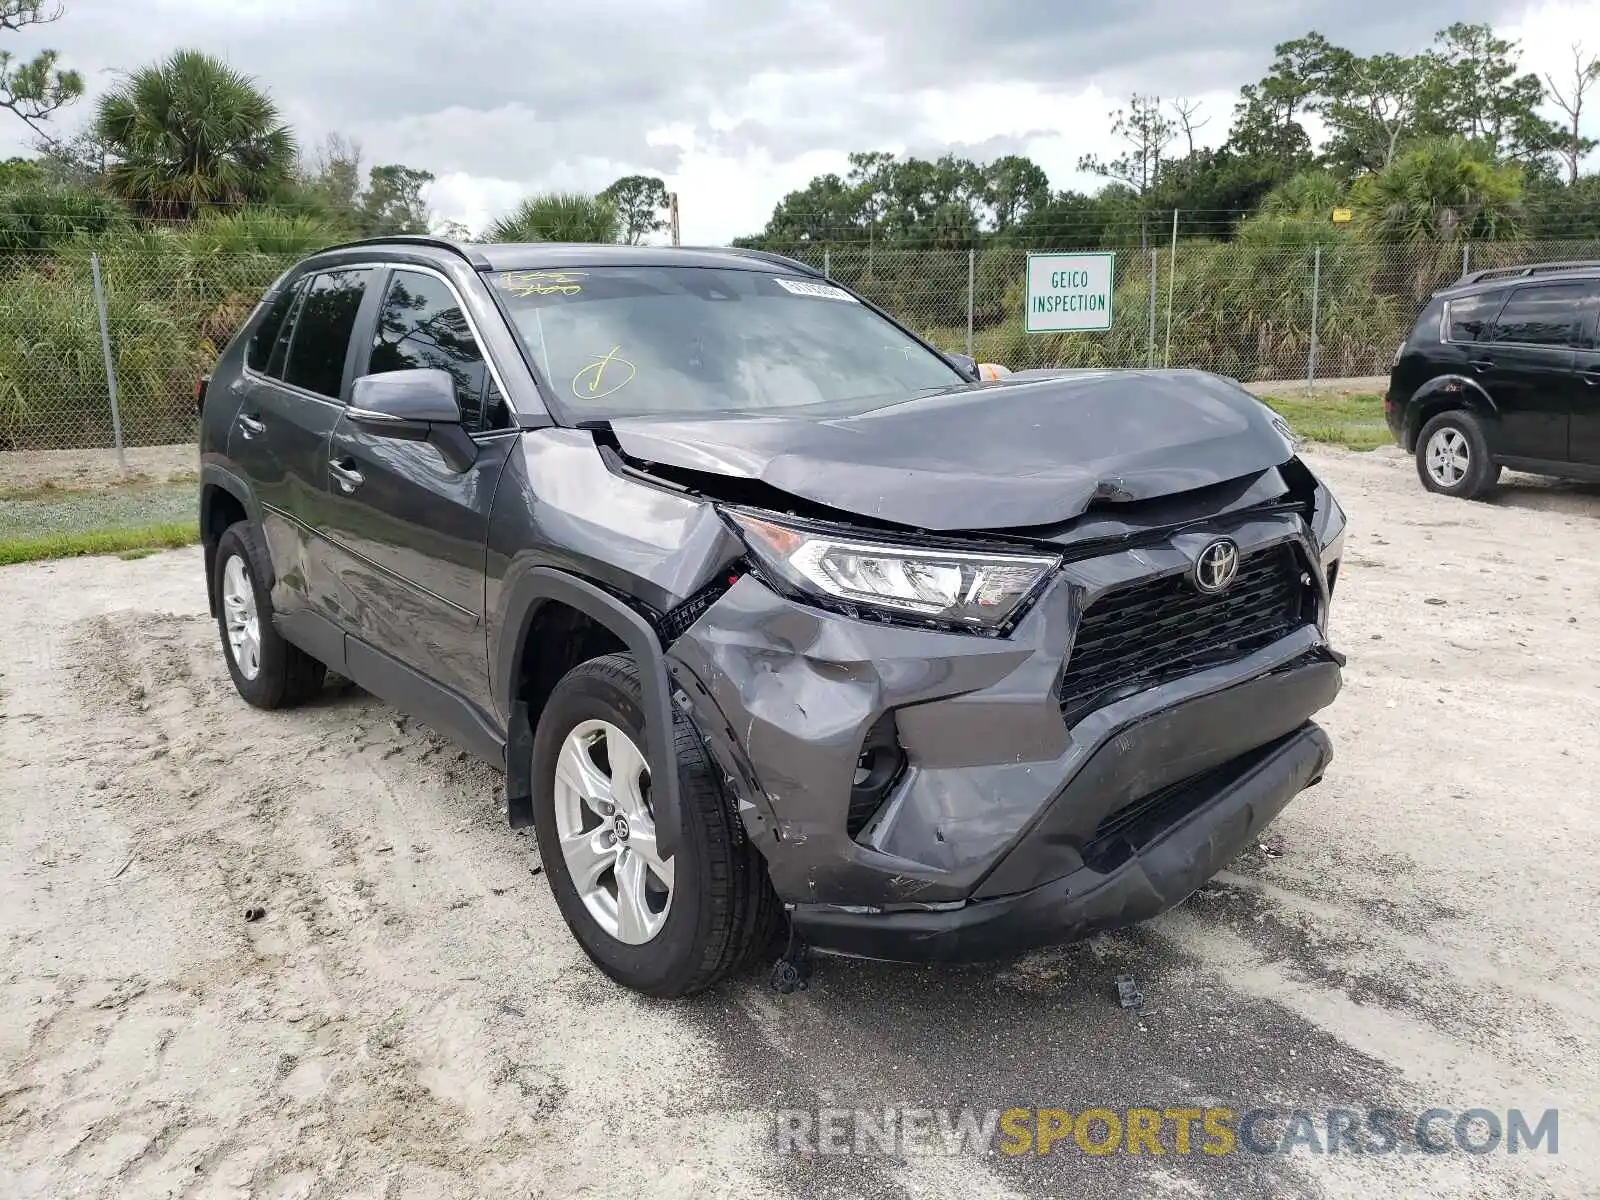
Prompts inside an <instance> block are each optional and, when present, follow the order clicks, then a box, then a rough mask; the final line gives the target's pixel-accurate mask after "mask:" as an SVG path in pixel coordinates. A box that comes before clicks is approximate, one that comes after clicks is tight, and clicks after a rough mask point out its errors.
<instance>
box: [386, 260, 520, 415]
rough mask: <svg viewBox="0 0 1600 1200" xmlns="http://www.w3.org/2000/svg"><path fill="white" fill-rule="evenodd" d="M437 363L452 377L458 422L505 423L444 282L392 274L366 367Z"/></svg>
mask: <svg viewBox="0 0 1600 1200" xmlns="http://www.w3.org/2000/svg"><path fill="white" fill-rule="evenodd" d="M424 367H437V368H439V369H440V370H442V371H448V372H449V373H450V376H451V377H452V378H453V379H454V380H455V381H456V403H457V404H459V405H460V406H461V423H462V425H464V426H465V427H466V429H467V432H469V433H477V432H480V431H482V430H485V429H497V428H501V427H503V426H504V425H506V424H507V423H508V415H509V414H508V413H507V411H506V405H505V401H504V399H503V398H502V397H501V396H500V393H499V390H498V389H497V388H496V387H495V386H494V378H493V376H491V375H490V374H489V367H488V364H487V363H486V362H485V361H484V358H483V350H482V349H481V348H480V347H479V346H478V341H477V339H476V338H474V337H473V336H472V328H471V326H469V325H468V324H467V318H466V314H465V313H463V312H462V311H461V306H460V305H459V304H457V303H456V298H455V294H454V293H453V292H451V290H450V289H449V288H448V287H447V286H446V285H445V283H444V281H443V280H441V279H437V278H435V277H434V276H432V275H424V274H423V273H422V272H420V271H400V270H397V271H396V272H395V273H394V276H393V278H392V279H391V281H390V283H389V291H388V294H387V295H386V296H384V298H383V308H382V310H381V311H380V312H379V314H378V331H377V334H376V335H375V336H374V337H373V341H372V363H371V366H370V367H369V368H368V369H369V370H371V371H375V372H376V371H414V370H418V369H420V368H424Z"/></svg>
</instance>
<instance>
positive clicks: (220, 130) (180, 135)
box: [95, 50, 297, 217]
mask: <svg viewBox="0 0 1600 1200" xmlns="http://www.w3.org/2000/svg"><path fill="white" fill-rule="evenodd" d="M95 132H96V133H97V134H98V136H99V137H100V138H101V139H102V140H103V141H104V142H105V143H106V145H107V146H108V147H109V148H110V150H111V153H112V155H113V156H114V157H115V158H116V160H117V161H116V162H115V163H113V165H112V166H111V168H110V169H109V170H108V171H107V172H106V178H107V182H108V183H109V184H110V186H111V188H112V189H113V190H114V191H115V192H116V193H117V194H118V195H120V196H122V197H123V198H125V199H127V200H129V201H130V202H132V203H133V204H134V205H135V207H136V208H138V209H139V210H140V211H141V212H145V213H148V214H150V215H153V216H158V217H189V216H191V215H193V214H194V212H195V211H196V209H198V208H200V207H202V206H204V205H207V204H219V203H239V202H241V201H247V200H258V199H262V198H264V197H266V196H267V195H269V194H270V193H271V192H272V191H273V190H274V189H276V188H278V187H280V186H281V185H282V184H283V183H284V181H286V180H287V179H288V178H289V177H290V174H291V173H292V172H293V170H294V166H295V161H296V153H297V151H296V147H295V139H294V133H293V132H292V131H291V130H290V129H289V127H288V126H287V125H285V124H284V123H283V122H282V121H281V120H280V119H279V114H278V106H277V105H276V104H274V103H273V101H272V98H271V97H270V96H268V95H267V94H266V93H265V92H263V91H261V90H260V89H259V88H258V87H256V85H255V82H254V81H253V80H252V79H251V78H250V77H249V76H246V75H242V74H240V73H239V72H237V71H235V70H234V69H233V68H232V67H230V66H228V65H227V64H226V63H224V62H221V61H220V60H218V59H215V58H212V57H210V56H209V55H207V54H203V53H201V52H200V51H198V50H179V51H177V52H175V53H174V54H173V55H172V57H170V58H168V59H166V60H165V61H163V62H160V63H157V64H155V65H153V66H148V67H141V68H140V69H139V70H137V71H135V72H133V73H132V74H131V75H129V76H128V77H127V79H126V80H124V81H123V83H121V84H120V85H119V86H117V87H115V88H113V89H112V90H111V91H110V92H108V93H106V95H105V96H104V97H102V98H101V100H100V105H99V111H98V114H97V117H96V120H95Z"/></svg>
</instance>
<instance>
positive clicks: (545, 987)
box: [0, 452, 1600, 1198]
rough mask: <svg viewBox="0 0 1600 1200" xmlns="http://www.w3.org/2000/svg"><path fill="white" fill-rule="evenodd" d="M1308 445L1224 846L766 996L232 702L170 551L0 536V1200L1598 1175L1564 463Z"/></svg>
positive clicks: (877, 1190)
mask: <svg viewBox="0 0 1600 1200" xmlns="http://www.w3.org/2000/svg"><path fill="white" fill-rule="evenodd" d="M1316 461H1317V463H1318V465H1319V468H1320V469H1322V470H1323V471H1324V472H1325V474H1326V476H1327V477H1328V478H1329V479H1330V481H1331V482H1332V483H1333V484H1334V485H1335V486H1336V487H1337V488H1338V489H1339V490H1340V493H1341V495H1342V498H1343V499H1344V501H1345V503H1346V505H1347V507H1348V508H1349V510H1350V512H1351V515H1352V519H1353V530H1352V533H1351V535H1350V549H1349V555H1348V558H1347V566H1346V568H1345V574H1344V576H1343V579H1342V581H1341V584H1340V593H1341V594H1340V596H1339V603H1338V610H1337V614H1336V619H1335V626H1336V632H1337V640H1338V642H1339V644H1340V645H1342V647H1343V648H1344V649H1345V650H1347V651H1348V652H1349V654H1350V656H1351V657H1350V667H1349V671H1348V675H1347V690H1346V691H1345V693H1344V694H1343V695H1342V696H1341V698H1340V700H1339V701H1338V703H1337V704H1336V705H1335V707H1334V708H1333V709H1332V710H1330V712H1329V713H1328V714H1327V716H1326V722H1325V723H1326V724H1327V726H1328V727H1329V729H1330V730H1331V732H1332V733H1333V735H1334V737H1335V739H1336V742H1337V746H1338V751H1337V754H1338V757H1337V759H1336V762H1335V764H1334V766H1333V768H1332V771H1331V773H1330V774H1329V776H1328V778H1327V780H1326V782H1325V783H1324V784H1323V785H1322V786H1321V787H1319V788H1317V789H1315V790H1313V791H1311V792H1308V793H1306V794H1305V795H1304V796H1303V797H1301V798H1300V799H1298V800H1297V801H1296V802H1295V803H1294V804H1292V805H1291V806H1290V807H1289V809H1288V810H1286V812H1285V813H1284V815H1283V816H1282V818H1280V820H1279V821H1278V822H1277V823H1276V824H1275V825H1274V826H1273V827H1272V829H1271V831H1270V836H1269V838H1268V840H1267V843H1266V845H1265V846H1263V847H1259V848H1256V849H1253V850H1251V851H1249V852H1247V853H1246V854H1245V855H1243V856H1242V857H1241V858H1240V859H1239V860H1238V861H1236V862H1235V863H1234V864H1233V866H1232V868H1231V869H1230V870H1229V871H1227V872H1226V873H1224V875H1223V876H1221V877H1220V878H1219V879H1218V881H1217V882H1216V883H1215V884H1213V885H1212V886H1210V887H1208V888H1206V889H1205V890H1203V891H1202V892H1201V893H1199V894H1198V895H1197V896H1195V897H1194V898H1192V899H1191V900H1190V901H1189V902H1188V903H1187V904H1185V905H1184V906H1182V907H1181V908H1180V909H1178V910H1177V911H1175V912H1173V913H1171V914H1169V915H1167V916H1165V917H1163V918H1161V919H1160V920H1157V921H1155V922H1153V923H1151V924H1149V925H1147V926H1145V927H1142V928H1140V929H1137V930H1134V931H1131V932H1127V933H1122V934H1118V935H1114V936H1107V937H1100V938H1097V939H1095V940H1093V941H1091V942H1088V943H1085V944H1082V945H1078V946H1074V947H1068V948H1064V949H1061V950H1055V951H1051V952H1048V953H1043V954H1038V955H1035V956H1032V957H1030V958H1028V959H1025V960H1023V961H1022V962H1020V963H1017V964H1014V965H1010V966H1005V967H1001V968H997V969H996V968H989V969H965V970H931V969H927V970H925V969H909V968H893V967H884V966H877V965H872V964H864V963H850V962H828V963H824V964H823V965H822V966H821V967H820V968H819V970H818V974H817V976H816V979H815V981H814V986H813V990H811V991H809V992H806V993H802V994H799V995H794V996H779V995H776V994H774V993H772V992H770V991H768V990H767V989H766V986H765V983H764V980H762V979H759V978H752V979H744V980H739V981H735V982H733V983H731V984H729V985H727V986H726V987H724V988H723V989H722V990H721V991H719V992H717V993H715V994H712V995H709V996H706V997H703V998H701V999H699V1000H697V1001H694V1002H690V1003H684V1004H658V1003H651V1002H646V1001H643V1000H640V999H638V998H635V997H633V996H632V995H630V994H627V993H624V992H622V991H620V990H618V989H617V988H615V987H613V986H612V985H610V984H609V983H608V982H606V981H605V980H604V979H603V978H602V977H601V976H600V975H599V974H598V973H597V972H596V971H594V970H593V969H592V968H591V967H590V966H589V965H588V963H587V961H586V960H584V959H583V958H582V956H581V955H580V953H579V952H578V951H577V949H576V948H575V945H574V943H573V942H572V940H571V939H570V937H569V936H568V934H567V932H566V930H565V927H564V926H563V925H562V923H561V920H560V918H559V915H558V914H557V911H556V908H555V905H554V903H553V902H552V900H551V898H550V895H549V891H548V888H547V886H546V882H545V880H544V879H543V878H542V877H537V876H535V875H534V874H533V873H532V872H531V868H532V867H534V866H535V865H536V864H537V863H538V861H539V860H538V852H537V848H536V847H535V846H534V844H533V842H532V841H531V839H530V838H529V837H528V835H526V834H521V833H514V832H512V831H510V830H509V829H508V828H506V826H505V824H504V820H503V816H502V810H501V807H500V804H501V801H500V793H499V777H498V776H497V775H496V774H494V773H493V772H492V771H491V770H490V769H488V768H486V767H483V766H481V765H478V764H476V763H473V762H469V761H467V760H466V759H465V758H464V756H462V755H461V754H458V752H457V751H456V750H455V749H454V748H453V747H451V746H450V745H448V744H446V743H444V742H443V741H441V740H439V739H438V738H436V737H434V736H433V735H431V734H430V733H428V732H427V731H426V730H423V729H419V728H418V727H416V726H415V725H414V724H412V723H411V722H408V721H407V720H405V719H404V718H402V717H399V716H398V715H397V714H396V713H395V712H393V711H392V710H390V709H389V708H387V707H386V706H384V705H382V704H380V703H378V702H376V701H374V700H372V699H370V698H368V697H367V696H365V695H363V694H362V693H360V692H357V691H354V690H351V689H348V688H346V689H344V690H339V689H337V688H330V689H329V691H328V692H327V694H326V695H325V696H324V697H323V698H322V699H321V701H320V702H319V703H317V704H315V705H313V706H312V707H309V708H306V709H302V710H299V711H296V712H293V713H286V714H276V715H272V714H263V713H258V712H255V711H253V710H251V709H248V708H247V707H245V705H244V704H243V703H242V702H240V701H239V700H238V699H237V698H236V697H235V696H234V694H233V692H232V690H231V687H230V685H229V683H228V681H227V677H226V675H225V674H224V672H223V669H222V663H221V658H220V656H219V652H218V649H217V646H216V640H217V634H216V630H215V627H214V626H213V625H212V624H211V623H210V621H209V620H208V619H207V617H206V616H205V612H204V604H203V600H202V597H201V585H200V556H199V552H198V550H195V549H189V550H182V551H174V552H169V553H164V554H160V555H157V556H155V557H152V558H147V559H142V560H139V561H134V562H124V561H119V560H117V559H114V558H101V559H84V560H75V561H66V562H60V563H54V564H34V565H28V566H20V567H7V568H3V569H0V629H3V630H4V631H5V632H4V635H3V640H0V672H3V674H0V950H3V953H0V1195H3V1196H6V1197H17V1198H22V1197H52V1198H54V1197H63V1196H69V1195H81V1196H105V1197H112V1196H115V1197H136V1198H142V1197H168V1196H181V1197H226V1196H263V1197H312V1196H316V1197H384V1198H400V1197H434V1196H440V1197H457V1196H463V1197H464V1196H493V1197H511V1196H595V1197H601V1196H606V1197H609V1196H620V1195H651V1196H670V1197H676V1196H684V1197H688V1196H695V1197H700V1196H729V1197H735V1196H736V1197H749V1196H753V1195H776V1196H791V1197H811V1196H857V1195H860V1196H891V1197H905V1196H948V1197H987V1196H1011V1195H1018V1196H1061V1195H1071V1196H1074V1197H1101V1196H1104V1197H1113V1196H1125V1195H1139V1196H1174V1197H1188V1196H1205V1195H1212V1194H1228V1195H1246V1196H1259V1197H1278V1196H1312V1197H1315V1196H1327V1197H1344V1196H1349V1197H1357V1196H1360V1197H1367V1196H1371V1195H1374V1194H1379V1195H1385V1196H1388V1197H1402V1196H1419V1197H1421V1196H1429V1197H1432V1196H1444V1195H1460V1196H1468V1195H1470V1196H1474V1197H1489V1198H1493V1197H1502V1196H1516V1197H1539V1196H1562V1197H1578V1196H1593V1195H1596V1194H1600V1142H1597V1138H1600V1123H1597V1120H1596V1117H1595V1113H1594V1099H1595V1097H1596V1096H1597V1095H1600V1037H1597V1032H1600V932H1597V924H1596V922H1595V920H1594V916H1595V914H1596V913H1597V912H1600V870H1597V868H1596V867H1595V858H1594V854H1595V846H1596V845H1597V844H1600V838H1597V833H1600V816H1597V810H1600V785H1597V784H1596V782H1595V781H1596V780H1597V779H1600V608H1597V597H1600V491H1597V490H1594V489H1589V490H1584V489H1580V488H1575V487H1570V486H1562V485H1550V484H1545V483H1540V482H1537V481H1521V482H1520V483H1518V484H1517V485H1515V486H1513V487H1512V488H1510V489H1508V490H1507V491H1506V492H1504V493H1503V494H1502V495H1501V497H1500V498H1499V499H1498V500H1497V501H1496V502H1495V503H1493V504H1468V503H1463V502H1458V501H1451V500H1444V499H1438V498H1435V497H1430V496H1428V495H1426V494H1424V493H1423V492H1422V491H1421V489H1420V488H1419V487H1418V485H1417V482H1416V479H1415V476H1414V474H1413V472H1412V468H1411V465H1410V463H1409V462H1408V461H1406V460H1404V459H1398V458H1396V457H1395V456H1393V455H1388V454H1383V453H1379V454H1371V455H1359V456H1358V455H1351V454H1342V453H1334V452H1327V453H1319V454H1317V455H1316ZM257 908H259V909H260V910H263V911H262V914H261V915H260V916H259V919H254V920H251V919H248V918H247V915H246V914H247V910H253V909H257ZM251 915H255V914H253V913H252V914H251ZM1122 972H1131V973H1132V974H1133V975H1134V976H1135V977H1136V978H1137V979H1138V981H1139V983H1140V985H1141V986H1142V988H1143V991H1144V994H1145V997H1146V1008H1145V1011H1144V1012H1143V1013H1141V1014H1138V1015H1134V1014H1130V1013H1125V1012H1123V1011H1121V1010H1120V1009H1119V1008H1118V1007H1117V1004H1116V1002H1115V994H1116V993H1115V988H1114V979H1115V977H1116V975H1118V974H1120V973H1122ZM827 1103H838V1104H845V1105H851V1104H861V1105H866V1106H879V1107H881V1106H882V1105H885V1104H891V1103H898V1104H913V1105H923V1106H933V1105H950V1106H960V1105H973V1106H978V1107H988V1106H991V1105H993V1106H999V1107H1007V1106H1013V1105H1018V1106H1061V1107H1064V1108H1068V1109H1072V1110H1079V1109H1082V1108H1085V1107H1089V1106H1094V1105H1104V1106H1108V1107H1111V1108H1117V1107H1119V1106H1126V1105H1141V1104H1151V1105H1153V1106H1156V1107H1162V1106H1173V1105H1178V1104H1184V1103H1197V1104H1208V1103H1209V1104H1215V1105H1224V1106H1228V1107H1233V1108H1236V1109H1241V1110H1242V1109H1245V1108H1249V1107H1251V1106H1254V1105H1258V1104H1264V1103H1265V1104H1277V1105H1283V1106H1300V1107H1304V1108H1308V1109H1313V1110H1323V1109H1326V1108H1329V1107H1372V1106H1386V1107H1392V1108H1397V1109H1402V1110H1408V1111H1412V1112H1415V1111H1418V1110H1421V1109H1424V1108H1427V1107H1430V1106H1433V1105H1437V1106H1439V1107H1443V1108H1449V1109H1452V1110H1458V1111H1459V1110H1462V1109H1466V1108H1472V1107H1483V1108H1489V1109H1494V1110H1498V1111H1500V1112H1501V1113H1504V1111H1505V1110H1506V1109H1507V1108H1509V1107H1514V1106H1516V1107H1521V1108H1523V1109H1525V1110H1529V1111H1530V1112H1532V1113H1534V1114H1535V1115H1537V1114H1538V1113H1540V1112H1542V1111H1543V1110H1544V1109H1546V1108H1549V1107H1555V1108H1559V1109H1560V1110H1561V1112H1560V1142H1559V1148H1560V1153H1559V1154H1557V1155H1555V1156H1551V1155H1548V1154H1546V1153H1544V1152H1542V1151H1541V1152H1539V1153H1534V1154H1528V1153H1524V1154H1521V1155H1517V1156H1508V1155H1506V1154H1504V1153H1503V1152H1497V1153H1492V1154H1487V1155H1483V1156H1472V1155H1466V1154H1462V1153H1459V1152H1457V1153H1450V1154H1446V1155H1442V1156H1437V1157H1436V1156H1427V1155H1417V1154H1402V1153H1398V1152H1397V1153H1394V1154H1391V1155H1388V1156H1386V1157H1383V1158H1370V1157H1368V1158H1352V1157H1351V1156H1349V1155H1343V1156H1315V1155H1311V1154H1308V1153H1304V1152H1297V1153H1295V1154H1293V1155H1290V1156H1288V1157H1261V1156H1256V1155H1249V1154H1236V1155H1232V1156H1228V1157H1224V1158H1217V1159H1206V1158H1202V1157H1201V1156H1199V1155H1193V1156H1190V1157H1187V1158H1178V1157H1172V1156H1169V1157H1165V1158H1153V1157H1150V1156H1148V1155H1142V1156H1129V1155H1125V1154H1118V1155H1113V1156H1109V1157H1103V1158H1089V1157H1086V1156H1084V1155H1082V1154H1081V1153H1078V1152H1077V1151H1076V1150H1074V1149H1072V1148H1071V1147H1070V1146H1069V1147H1068V1149H1067V1152H1065V1153H1062V1152H1058V1153H1056V1154H1052V1155H1051V1156H1050V1157H1048V1158H1039V1157H1036V1156H1023V1157H1017V1158H1012V1157H1007V1156H1003V1155H990V1156H981V1157H980V1156H964V1157H957V1158H953V1159H950V1158H910V1159H905V1160H901V1159H894V1158H887V1157H882V1156H865V1157H851V1158H836V1157H819V1158H814V1159H810V1160H806V1159H802V1158H798V1157H794V1156H784V1157H780V1156H778V1155H776V1154H774V1153H773V1152H772V1145H773V1138H772V1119H771V1115H770V1114H771V1111H772V1109H773V1107H774V1106H777V1105H795V1106H806V1105H819V1104H827Z"/></svg>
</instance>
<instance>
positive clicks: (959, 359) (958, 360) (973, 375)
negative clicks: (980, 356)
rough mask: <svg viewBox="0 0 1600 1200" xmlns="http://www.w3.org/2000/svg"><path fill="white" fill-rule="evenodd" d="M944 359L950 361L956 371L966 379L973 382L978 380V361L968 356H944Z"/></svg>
mask: <svg viewBox="0 0 1600 1200" xmlns="http://www.w3.org/2000/svg"><path fill="white" fill-rule="evenodd" d="M945 357H946V358H947V359H949V360H950V363H951V365H952V366H954V367H955V369H956V370H958V371H960V372H961V373H962V374H963V375H965V376H966V377H967V378H968V379H974V380H975V379H977V378H978V360H977V359H975V358H973V357H972V356H971V355H970V354H946V355H945Z"/></svg>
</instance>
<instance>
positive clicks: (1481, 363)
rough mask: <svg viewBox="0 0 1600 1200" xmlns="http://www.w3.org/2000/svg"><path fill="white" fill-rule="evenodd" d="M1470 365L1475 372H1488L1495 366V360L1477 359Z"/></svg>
mask: <svg viewBox="0 0 1600 1200" xmlns="http://www.w3.org/2000/svg"><path fill="white" fill-rule="evenodd" d="M1470 365H1471V367H1472V369H1473V370H1474V371H1487V370H1489V369H1490V368H1491V367H1493V366H1494V359H1492V358H1475V359H1473V360H1472V362H1471V364H1470Z"/></svg>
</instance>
